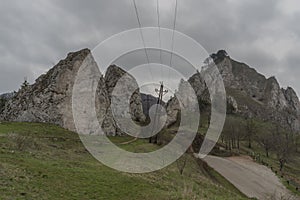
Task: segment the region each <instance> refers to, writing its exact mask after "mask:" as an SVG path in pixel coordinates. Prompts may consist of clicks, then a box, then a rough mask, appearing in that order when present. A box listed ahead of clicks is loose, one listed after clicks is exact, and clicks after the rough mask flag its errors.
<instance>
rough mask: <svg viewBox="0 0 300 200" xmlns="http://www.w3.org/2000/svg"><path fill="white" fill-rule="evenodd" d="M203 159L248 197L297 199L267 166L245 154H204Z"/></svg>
mask: <svg viewBox="0 0 300 200" xmlns="http://www.w3.org/2000/svg"><path fill="white" fill-rule="evenodd" d="M204 160H205V161H206V162H207V164H208V165H209V166H210V167H212V168H213V169H215V170H216V171H217V172H219V173H220V174H221V175H222V176H223V177H225V178H226V179H227V180H228V181H229V182H231V183H232V184H233V185H234V186H235V187H236V188H238V189H239V190H240V191H241V192H242V193H244V194H245V195H246V196H248V197H250V198H257V199H263V200H265V199H289V200H291V199H293V200H296V199H299V198H296V197H292V196H291V193H290V192H289V191H288V190H287V189H286V188H285V187H284V185H283V184H282V183H281V182H280V180H279V179H278V177H277V176H276V175H275V174H274V173H273V172H272V171H271V170H270V169H269V168H267V167H266V166H263V165H260V164H257V163H255V162H254V161H253V160H252V159H251V158H249V157H247V156H243V157H242V156H239V157H229V158H220V157H216V156H206V157H205V158H204Z"/></svg>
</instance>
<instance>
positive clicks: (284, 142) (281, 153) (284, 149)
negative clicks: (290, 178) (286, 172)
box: [273, 126, 295, 171]
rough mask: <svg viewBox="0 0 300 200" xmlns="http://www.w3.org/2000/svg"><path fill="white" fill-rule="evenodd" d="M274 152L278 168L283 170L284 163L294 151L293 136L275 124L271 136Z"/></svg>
mask: <svg viewBox="0 0 300 200" xmlns="http://www.w3.org/2000/svg"><path fill="white" fill-rule="evenodd" d="M273 144H274V152H275V153H276V156H277V159H278V162H279V169H280V171H282V170H283V168H284V166H285V164H286V163H287V162H288V161H289V160H290V159H291V157H292V156H293V154H294V153H295V146H294V142H293V137H291V136H290V135H289V133H288V132H285V131H284V130H283V129H281V128H280V127H279V126H276V128H275V133H274V136H273Z"/></svg>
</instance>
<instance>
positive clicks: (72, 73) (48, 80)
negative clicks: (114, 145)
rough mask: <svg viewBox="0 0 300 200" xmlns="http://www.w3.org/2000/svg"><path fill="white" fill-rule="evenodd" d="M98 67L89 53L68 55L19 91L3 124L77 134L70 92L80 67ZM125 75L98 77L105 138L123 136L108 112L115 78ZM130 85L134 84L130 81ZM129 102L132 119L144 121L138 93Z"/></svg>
mask: <svg viewBox="0 0 300 200" xmlns="http://www.w3.org/2000/svg"><path fill="white" fill-rule="evenodd" d="M83 61H85V62H88V65H89V66H90V67H97V63H96V62H95V61H94V59H93V57H92V55H91V52H90V50H88V49H83V50H81V51H78V52H74V53H69V54H68V55H67V57H66V59H64V60H61V61H60V62H59V63H58V64H57V65H55V66H54V67H53V68H52V69H50V70H49V71H48V72H47V73H46V74H44V75H41V76H40V77H39V78H38V79H37V80H36V81H35V83H34V84H32V85H28V86H25V87H22V88H21V89H20V90H19V91H18V92H17V93H16V94H15V95H14V96H13V97H12V98H11V99H10V100H8V102H7V103H6V104H5V107H4V109H3V110H2V112H1V113H0V119H1V120H4V121H23V122H43V123H52V124H56V125H59V126H61V127H64V128H66V129H69V130H72V131H76V130H75V125H74V121H73V113H72V90H73V84H74V81H75V78H76V75H77V72H78V70H79V68H80V66H81V64H82V63H83ZM125 73H126V72H125V71H123V70H121V69H120V68H119V67H117V66H110V67H109V68H108V69H107V72H106V75H105V76H104V77H101V78H100V80H99V84H98V89H97V98H96V109H97V112H98V113H99V114H102V115H105V119H104V121H103V124H102V127H103V129H104V130H105V133H106V134H108V135H115V134H122V133H121V132H119V131H118V129H117V127H116V124H115V122H114V120H113V117H112V115H111V111H110V98H111V96H110V95H111V91H112V89H113V87H114V86H115V84H116V82H117V81H118V78H119V77H120V76H122V75H123V74H125ZM132 82H135V80H134V78H132ZM131 99H132V101H131V102H130V108H131V111H132V112H131V114H132V118H133V119H134V120H137V121H142V120H144V119H145V116H144V115H143V111H142V105H141V99H140V94H139V91H138V90H137V91H136V92H135V94H134V95H133V97H132V98H131Z"/></svg>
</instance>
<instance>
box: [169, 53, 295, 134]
mask: <svg viewBox="0 0 300 200" xmlns="http://www.w3.org/2000/svg"><path fill="white" fill-rule="evenodd" d="M211 59H213V60H214V62H215V63H216V64H217V67H218V69H219V71H220V74H221V75H222V77H223V81H224V85H225V88H226V95H227V110H228V112H233V113H236V114H239V115H241V116H243V117H255V118H259V119H261V120H264V121H271V122H274V123H279V124H280V125H281V126H282V127H284V128H287V129H291V130H293V131H300V112H299V111H300V103H299V99H298V97H297V95H296V93H295V91H294V90H293V89H292V88H291V87H288V88H287V89H283V88H281V87H280V85H279V83H278V82H277V80H276V79H275V78H274V77H270V78H266V77H265V76H263V75H262V74H259V73H258V72H257V71H256V70H255V69H253V68H250V67H249V66H247V65H246V64H244V63H240V62H237V61H235V60H233V59H231V58H230V57H229V56H228V55H227V53H226V52H225V51H224V50H221V51H219V52H218V53H216V54H212V55H211ZM207 62H208V61H207ZM188 82H189V83H190V84H191V85H192V87H193V88H194V90H195V92H196V94H197V96H198V98H199V100H200V104H203V103H209V94H208V91H207V88H206V84H205V82H204V81H203V78H201V76H200V73H196V74H195V75H193V76H192V77H191V78H190V79H189V80H188ZM179 89H180V88H179ZM172 102H174V103H176V101H174V100H172V101H171V102H169V103H168V105H169V106H168V108H167V110H169V113H171V111H170V110H173V114H176V112H174V110H178V106H175V105H174V103H172ZM171 118H174V116H171Z"/></svg>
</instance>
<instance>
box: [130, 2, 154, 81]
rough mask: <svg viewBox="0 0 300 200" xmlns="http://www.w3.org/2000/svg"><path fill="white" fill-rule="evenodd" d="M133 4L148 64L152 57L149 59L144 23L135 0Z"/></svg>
mask: <svg viewBox="0 0 300 200" xmlns="http://www.w3.org/2000/svg"><path fill="white" fill-rule="evenodd" d="M133 5H134V9H135V14H136V18H137V21H138V24H139V30H140V34H141V38H142V41H143V45H144V50H145V55H146V58H147V62H148V65H149V64H150V59H149V55H148V52H147V49H146V42H145V38H144V34H143V31H142V24H141V20H140V17H139V12H138V8H137V5H136V2H135V0H133ZM149 71H150V73H151V76H152V79H153V74H152V71H151V69H150V68H149Z"/></svg>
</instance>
